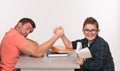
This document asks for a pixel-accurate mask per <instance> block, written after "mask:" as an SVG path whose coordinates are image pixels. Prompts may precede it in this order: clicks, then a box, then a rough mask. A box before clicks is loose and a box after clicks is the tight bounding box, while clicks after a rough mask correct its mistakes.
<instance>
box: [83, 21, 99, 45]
mask: <svg viewBox="0 0 120 71" xmlns="http://www.w3.org/2000/svg"><path fill="white" fill-rule="evenodd" d="M98 33H99V29H97V27H96V25H94V24H89V23H88V24H86V25H85V26H84V28H83V34H84V35H85V38H86V39H87V40H88V42H90V43H91V42H92V41H93V40H94V39H95V38H96V36H97V35H98Z"/></svg>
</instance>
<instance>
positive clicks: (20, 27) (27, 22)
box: [15, 18, 36, 37]
mask: <svg viewBox="0 0 120 71" xmlns="http://www.w3.org/2000/svg"><path fill="white" fill-rule="evenodd" d="M35 27H36V25H35V23H34V21H33V20H32V19H30V18H22V19H21V20H19V22H18V23H17V25H16V26H15V29H16V30H17V31H18V32H19V33H20V34H21V35H23V36H24V37H27V35H28V34H29V33H31V32H32V31H33V29H34V28H35Z"/></svg>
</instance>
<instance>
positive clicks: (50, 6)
mask: <svg viewBox="0 0 120 71" xmlns="http://www.w3.org/2000/svg"><path fill="white" fill-rule="evenodd" d="M89 16H92V17H94V18H96V19H97V21H98V23H99V25H100V33H99V35H100V36H102V37H103V38H104V39H105V40H106V41H108V43H109V45H110V49H111V52H112V55H113V58H114V62H115V71H120V66H119V63H120V45H119V40H120V33H119V31H120V29H119V26H120V0H0V41H1V40H2V37H3V35H4V33H5V32H6V31H8V30H9V29H10V28H13V27H14V26H15V25H16V24H17V22H18V21H19V20H20V19H21V18H23V17H29V18H32V19H33V20H34V21H35V23H36V26H37V28H36V29H35V30H34V32H33V33H32V34H30V35H29V36H28V37H29V38H32V39H33V40H36V41H38V42H39V43H43V42H45V41H47V40H48V39H49V38H51V37H52V35H53V29H54V28H55V27H56V26H63V28H64V30H65V33H66V35H67V36H68V38H69V39H70V40H71V41H72V40H76V39H79V38H83V37H84V36H83V33H82V31H81V30H82V25H83V22H84V20H85V18H86V17H89ZM55 45H63V43H62V42H61V40H60V39H59V40H58V41H57V42H56V43H55Z"/></svg>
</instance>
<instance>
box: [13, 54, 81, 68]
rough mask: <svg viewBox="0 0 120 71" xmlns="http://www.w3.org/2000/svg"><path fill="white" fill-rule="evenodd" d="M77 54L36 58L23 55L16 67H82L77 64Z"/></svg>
mask: <svg viewBox="0 0 120 71" xmlns="http://www.w3.org/2000/svg"><path fill="white" fill-rule="evenodd" d="M76 61H77V55H76V54H75V53H73V54H69V56H66V57H47V56H46V55H45V56H44V57H42V58H35V57H30V56H25V55H22V56H20V59H19V60H18V62H17V64H16V66H15V68H21V69H30V68H31V69H75V68H80V66H79V64H77V62H76Z"/></svg>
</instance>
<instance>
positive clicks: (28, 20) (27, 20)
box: [18, 18, 36, 28]
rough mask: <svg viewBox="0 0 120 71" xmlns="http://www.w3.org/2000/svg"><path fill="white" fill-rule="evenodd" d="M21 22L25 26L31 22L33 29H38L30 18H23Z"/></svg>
mask: <svg viewBox="0 0 120 71" xmlns="http://www.w3.org/2000/svg"><path fill="white" fill-rule="evenodd" d="M19 22H21V23H22V24H23V25H24V24H26V23H28V22H29V23H30V24H31V25H32V27H33V28H36V25H35V22H34V21H33V20H32V19H30V18H22V19H21V20H19ZM19 22H18V23H19Z"/></svg>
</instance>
